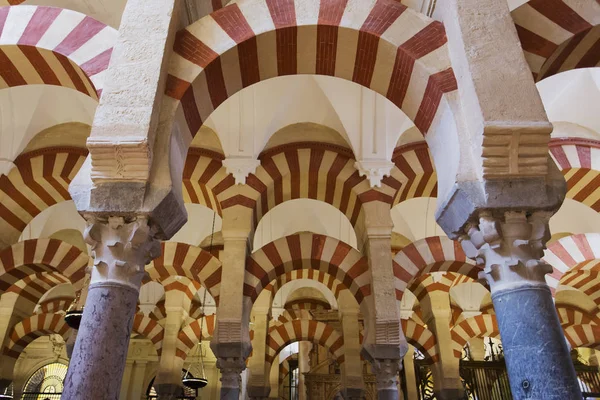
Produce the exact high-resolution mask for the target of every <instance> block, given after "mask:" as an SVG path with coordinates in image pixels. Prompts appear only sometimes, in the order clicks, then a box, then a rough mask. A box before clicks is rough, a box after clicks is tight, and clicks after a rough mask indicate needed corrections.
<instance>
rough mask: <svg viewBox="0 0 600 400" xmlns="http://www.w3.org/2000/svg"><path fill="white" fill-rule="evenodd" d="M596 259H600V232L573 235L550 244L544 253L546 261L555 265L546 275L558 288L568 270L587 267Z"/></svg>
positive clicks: (550, 284)
mask: <svg viewBox="0 0 600 400" xmlns="http://www.w3.org/2000/svg"><path fill="white" fill-rule="evenodd" d="M594 260H600V233H585V234H577V235H571V236H567V237H564V238H562V239H560V240H557V241H556V242H553V243H551V244H549V245H548V248H547V249H546V251H545V253H544V261H546V262H547V263H548V264H550V265H552V267H553V271H552V274H549V275H546V282H548V286H550V288H551V289H552V290H556V289H557V288H558V285H559V284H560V281H561V279H562V278H563V276H564V275H565V274H566V273H567V272H569V271H570V270H571V269H578V270H581V269H585V267H586V265H588V264H589V263H588V262H590V261H594ZM584 263H585V264H584ZM580 264H581V265H580ZM578 266H579V268H578ZM590 266H592V265H591V264H590Z"/></svg>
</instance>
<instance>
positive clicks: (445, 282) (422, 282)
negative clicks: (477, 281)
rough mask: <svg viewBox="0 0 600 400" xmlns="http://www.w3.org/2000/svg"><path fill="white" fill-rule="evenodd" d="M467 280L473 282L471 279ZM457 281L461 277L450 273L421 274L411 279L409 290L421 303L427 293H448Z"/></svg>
mask: <svg viewBox="0 0 600 400" xmlns="http://www.w3.org/2000/svg"><path fill="white" fill-rule="evenodd" d="M462 277H464V275H462ZM467 278H468V279H470V280H471V281H473V280H472V279H471V278H469V277H467ZM459 279H461V275H459V274H455V273H452V272H447V273H433V274H422V275H420V276H419V277H417V278H415V279H413V281H412V282H411V284H410V286H409V290H410V291H411V292H412V293H413V294H414V295H415V296H416V297H417V300H419V301H421V300H423V298H424V297H425V296H427V294H429V293H433V292H437V291H440V292H444V293H450V289H452V287H454V286H456V284H455V282H456V281H457V280H459ZM461 281H462V280H461ZM463 283H464V282H463Z"/></svg>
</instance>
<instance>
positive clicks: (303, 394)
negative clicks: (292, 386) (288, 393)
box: [298, 341, 313, 400]
mask: <svg viewBox="0 0 600 400" xmlns="http://www.w3.org/2000/svg"><path fill="white" fill-rule="evenodd" d="M312 347H313V344H312V343H310V342H307V341H302V342H299V343H298V399H299V400H307V396H308V388H307V387H306V379H305V378H304V374H305V373H307V372H310V351H311V350H312ZM308 400H310V399H308Z"/></svg>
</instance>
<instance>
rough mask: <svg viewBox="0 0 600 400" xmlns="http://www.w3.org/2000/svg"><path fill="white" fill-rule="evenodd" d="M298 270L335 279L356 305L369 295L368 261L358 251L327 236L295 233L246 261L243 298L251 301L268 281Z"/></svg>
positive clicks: (278, 240) (273, 243)
mask: <svg viewBox="0 0 600 400" xmlns="http://www.w3.org/2000/svg"><path fill="white" fill-rule="evenodd" d="M300 269H305V270H310V269H312V270H316V271H323V272H326V273H328V274H329V275H332V276H334V277H336V279H338V280H339V281H340V282H342V284H343V285H344V286H345V287H346V288H348V289H349V290H350V292H351V293H352V294H353V295H354V297H355V298H356V300H357V301H358V303H359V304H360V303H362V301H363V300H364V298H365V297H367V296H369V295H370V294H371V283H370V278H369V274H368V269H369V266H368V261H367V258H366V257H364V256H363V255H362V254H360V252H358V250H356V249H354V248H352V247H351V246H350V245H348V244H346V243H344V242H341V241H339V240H337V239H334V238H331V237H328V236H324V235H318V234H313V233H299V234H295V235H291V236H287V237H283V238H281V239H277V240H275V241H273V242H271V243H268V244H266V245H264V246H263V247H262V248H261V249H259V250H258V251H256V252H254V253H253V254H252V255H251V256H250V257H249V258H248V260H247V261H246V274H245V278H244V295H245V296H247V297H249V298H250V299H251V301H252V302H254V301H255V300H256V298H257V297H258V295H259V294H260V292H261V291H262V290H263V289H264V288H265V287H266V286H268V285H269V283H270V282H271V281H273V280H275V279H276V278H278V277H279V276H282V275H284V274H286V273H288V272H290V271H294V270H300Z"/></svg>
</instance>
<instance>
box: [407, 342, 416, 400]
mask: <svg viewBox="0 0 600 400" xmlns="http://www.w3.org/2000/svg"><path fill="white" fill-rule="evenodd" d="M414 356H415V348H414V347H412V346H409V348H408V352H406V354H405V355H404V376H405V377H406V394H407V396H408V398H409V399H417V398H418V397H417V396H418V393H417V378H416V375H415V361H414Z"/></svg>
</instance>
